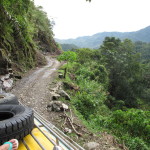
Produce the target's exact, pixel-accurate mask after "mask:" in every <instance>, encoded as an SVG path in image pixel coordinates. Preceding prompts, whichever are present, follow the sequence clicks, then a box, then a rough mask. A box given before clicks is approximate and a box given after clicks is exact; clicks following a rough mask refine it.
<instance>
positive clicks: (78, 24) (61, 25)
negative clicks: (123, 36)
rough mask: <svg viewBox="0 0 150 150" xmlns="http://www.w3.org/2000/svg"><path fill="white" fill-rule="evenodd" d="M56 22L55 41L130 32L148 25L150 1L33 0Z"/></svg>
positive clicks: (149, 20) (149, 22)
mask: <svg viewBox="0 0 150 150" xmlns="http://www.w3.org/2000/svg"><path fill="white" fill-rule="evenodd" d="M34 2H35V4H36V5H38V6H42V7H43V10H44V11H45V12H47V15H48V18H49V19H50V20H51V21H52V20H54V21H55V25H54V27H53V32H54V35H55V38H59V39H68V38H77V37H80V36H88V35H93V34H96V33H99V32H105V31H107V32H112V31H119V32H131V31H137V30H139V29H142V28H145V27H147V26H149V25H150V19H149V16H150V0H92V2H91V3H89V2H86V0H34Z"/></svg>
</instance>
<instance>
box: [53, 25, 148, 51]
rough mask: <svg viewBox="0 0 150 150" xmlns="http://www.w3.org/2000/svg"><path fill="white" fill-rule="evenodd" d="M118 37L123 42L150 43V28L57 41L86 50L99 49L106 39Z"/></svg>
mask: <svg viewBox="0 0 150 150" xmlns="http://www.w3.org/2000/svg"><path fill="white" fill-rule="evenodd" d="M107 36H109V37H112V36H113V37H117V38H120V39H121V40H123V39H126V38H128V39H131V40H132V41H133V42H135V41H142V42H150V26H148V27H146V28H144V29H141V30H138V31H135V32H101V33H97V34H94V35H92V36H83V37H78V38H76V39H66V40H61V39H55V40H56V41H57V42H58V43H60V44H74V45H76V46H78V47H81V48H83V47H86V48H98V47H99V46H100V45H101V44H102V42H103V40H104V39H105V37H107Z"/></svg>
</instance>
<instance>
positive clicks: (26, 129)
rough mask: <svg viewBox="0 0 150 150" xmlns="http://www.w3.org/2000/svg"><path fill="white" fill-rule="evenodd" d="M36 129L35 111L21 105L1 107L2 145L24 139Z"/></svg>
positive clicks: (0, 136) (0, 133) (0, 131)
mask: <svg viewBox="0 0 150 150" xmlns="http://www.w3.org/2000/svg"><path fill="white" fill-rule="evenodd" d="M33 127H34V116H33V110H32V109H31V108H29V107H24V106H21V105H0V144H2V143H4V142H6V141H8V140H10V139H13V138H15V139H18V140H20V139H22V138H23V137H25V136H26V135H28V134H29V133H30V132H31V130H32V129H33Z"/></svg>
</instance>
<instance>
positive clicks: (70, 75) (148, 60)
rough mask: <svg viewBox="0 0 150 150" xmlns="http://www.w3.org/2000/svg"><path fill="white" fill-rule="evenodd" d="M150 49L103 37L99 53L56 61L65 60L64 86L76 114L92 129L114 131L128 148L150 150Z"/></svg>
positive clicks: (77, 53)
mask: <svg viewBox="0 0 150 150" xmlns="http://www.w3.org/2000/svg"><path fill="white" fill-rule="evenodd" d="M149 48H150V45H149V44H148V43H143V42H137V43H133V42H132V41H130V40H128V39H125V40H123V41H121V40H120V39H118V38H114V37H106V38H105V40H104V41H103V44H102V45H101V47H100V48H99V49H98V50H93V49H87V48H82V49H76V50H73V51H71V52H70V51H68V52H64V53H62V54H61V55H60V56H59V57H58V60H65V61H67V62H68V63H67V64H66V65H64V66H63V67H62V68H61V69H62V71H63V70H66V69H67V75H66V76H65V79H63V80H64V81H63V82H64V85H65V88H66V90H68V92H69V93H70V94H71V95H72V98H71V102H70V103H71V104H72V106H73V107H74V108H75V109H76V111H77V112H78V114H80V115H79V116H81V118H83V120H84V122H86V125H87V126H88V127H90V128H91V129H94V130H95V131H99V130H100V131H101V130H107V131H108V132H110V133H113V134H114V135H115V136H116V137H118V138H119V139H120V140H121V141H124V142H125V145H126V146H127V147H128V148H129V149H130V150H137V149H140V150H148V149H149V147H150V142H149V139H150V111H148V109H149V107H150V101H149V100H150V94H149V93H150V57H149V53H148V51H149ZM69 55H74V57H73V58H72V59H71V60H72V61H70V59H69ZM64 72H65V71H64ZM71 87H76V88H71Z"/></svg>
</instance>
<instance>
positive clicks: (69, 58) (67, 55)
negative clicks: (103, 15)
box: [58, 51, 77, 78]
mask: <svg viewBox="0 0 150 150" xmlns="http://www.w3.org/2000/svg"><path fill="white" fill-rule="evenodd" d="M76 59H77V54H76V53H75V52H72V51H67V52H63V53H62V54H61V55H60V56H58V60H59V61H66V62H67V66H66V68H65V71H64V78H66V74H67V69H68V63H69V62H70V63H72V62H74V61H76Z"/></svg>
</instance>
